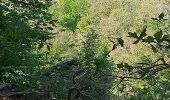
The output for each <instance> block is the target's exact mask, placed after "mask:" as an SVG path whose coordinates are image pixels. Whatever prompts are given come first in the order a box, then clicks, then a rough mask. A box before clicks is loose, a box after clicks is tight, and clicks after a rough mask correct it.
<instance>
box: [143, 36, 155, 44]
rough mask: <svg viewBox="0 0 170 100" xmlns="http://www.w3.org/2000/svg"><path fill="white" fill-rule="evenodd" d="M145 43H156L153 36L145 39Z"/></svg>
mask: <svg viewBox="0 0 170 100" xmlns="http://www.w3.org/2000/svg"><path fill="white" fill-rule="evenodd" d="M143 42H147V43H151V42H154V38H153V37H152V36H148V37H147V38H145V39H143Z"/></svg>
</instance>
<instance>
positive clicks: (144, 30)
mask: <svg viewBox="0 0 170 100" xmlns="http://www.w3.org/2000/svg"><path fill="white" fill-rule="evenodd" d="M146 29H147V27H145V28H144V29H143V30H142V32H141V34H140V38H144V37H145V36H146V35H147V34H146Z"/></svg>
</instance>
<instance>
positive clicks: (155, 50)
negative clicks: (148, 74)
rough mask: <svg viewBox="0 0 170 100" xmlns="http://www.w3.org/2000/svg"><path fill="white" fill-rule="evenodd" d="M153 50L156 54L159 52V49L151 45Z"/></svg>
mask: <svg viewBox="0 0 170 100" xmlns="http://www.w3.org/2000/svg"><path fill="white" fill-rule="evenodd" d="M151 49H152V50H153V52H154V53H156V52H157V49H156V48H155V47H154V46H153V45H151Z"/></svg>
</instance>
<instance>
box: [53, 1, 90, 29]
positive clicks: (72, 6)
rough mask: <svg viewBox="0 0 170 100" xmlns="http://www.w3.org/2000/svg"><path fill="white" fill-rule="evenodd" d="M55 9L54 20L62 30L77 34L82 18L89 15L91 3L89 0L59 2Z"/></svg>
mask: <svg viewBox="0 0 170 100" xmlns="http://www.w3.org/2000/svg"><path fill="white" fill-rule="evenodd" d="M57 2H58V5H57V7H54V8H52V9H54V11H53V15H54V19H56V20H58V23H57V24H59V25H60V26H61V27H62V28H64V29H67V30H69V31H72V32H75V31H76V29H77V25H78V23H79V21H80V20H81V18H82V17H83V16H85V15H87V13H88V10H89V3H88V2H87V0H59V1H57Z"/></svg>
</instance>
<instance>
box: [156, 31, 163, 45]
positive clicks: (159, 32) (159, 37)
mask: <svg viewBox="0 0 170 100" xmlns="http://www.w3.org/2000/svg"><path fill="white" fill-rule="evenodd" d="M162 35H163V33H162V30H160V31H158V32H156V33H155V34H154V37H155V39H156V40H157V42H158V43H160V42H161V41H160V40H161V38H162Z"/></svg>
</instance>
